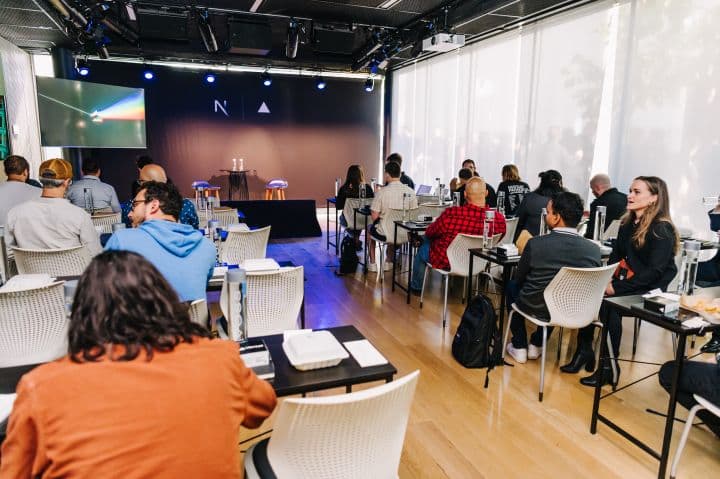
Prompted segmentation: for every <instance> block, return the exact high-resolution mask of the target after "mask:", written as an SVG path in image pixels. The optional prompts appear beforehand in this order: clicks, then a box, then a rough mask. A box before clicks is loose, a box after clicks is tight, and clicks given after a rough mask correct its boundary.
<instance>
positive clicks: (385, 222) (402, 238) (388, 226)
mask: <svg viewBox="0 0 720 479" xmlns="http://www.w3.org/2000/svg"><path fill="white" fill-rule="evenodd" d="M419 212H420V208H412V209H408V210H407V217H408V219H409V220H416V219H417V216H418V213H419ZM402 219H403V210H393V209H390V210H388V211H387V213H385V216H383V217H382V218H381V219H380V228H382V230H383V233H385V237H386V238H387V241H386V243H388V244H403V243H407V242H408V231H407V230H406V229H405V228H397V230H398V231H397V238H395V237H394V236H393V235H394V234H395V222H396V221H402Z"/></svg>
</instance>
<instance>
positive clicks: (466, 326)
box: [452, 294, 502, 387]
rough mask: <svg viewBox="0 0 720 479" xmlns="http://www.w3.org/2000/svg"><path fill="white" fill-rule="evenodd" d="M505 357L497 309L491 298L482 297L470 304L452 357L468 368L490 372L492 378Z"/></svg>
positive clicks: (456, 336)
mask: <svg viewBox="0 0 720 479" xmlns="http://www.w3.org/2000/svg"><path fill="white" fill-rule="evenodd" d="M501 353H502V340H501V338H500V332H499V331H498V328H497V316H496V315H495V308H494V307H493V304H492V302H491V301H490V299H489V298H488V297H487V296H485V295H483V294H479V295H477V296H475V297H474V298H473V299H472V300H470V301H468V305H467V307H466V308H465V312H464V313H463V315H462V319H461V320H460V325H459V326H458V328H457V331H456V332H455V338H453V343H452V355H453V357H454V358H455V359H456V360H457V362H459V363H460V364H462V365H463V366H465V367H466V368H488V374H489V373H490V371H491V370H492V369H493V368H494V367H495V365H496V364H498V363H499V362H500V361H501V359H500V356H501ZM487 386H488V376H487V375H486V376H485V387H487Z"/></svg>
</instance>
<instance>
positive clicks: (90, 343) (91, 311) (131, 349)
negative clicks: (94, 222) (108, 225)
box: [68, 251, 210, 362]
mask: <svg viewBox="0 0 720 479" xmlns="http://www.w3.org/2000/svg"><path fill="white" fill-rule="evenodd" d="M68 336H69V353H70V359H71V360H73V361H75V362H84V361H98V360H99V359H101V358H102V357H103V356H105V355H108V357H109V359H110V360H112V361H131V360H133V359H135V358H136V357H137V356H138V354H139V353H140V351H141V350H144V351H145V353H146V355H147V360H148V361H150V360H151V359H152V356H153V352H154V351H160V352H168V351H172V350H173V349H174V348H175V346H177V345H178V344H179V343H183V342H185V343H191V342H193V339H194V338H196V337H206V338H209V337H210V332H209V331H208V330H207V329H206V328H203V327H202V326H200V325H199V324H195V323H193V322H191V321H190V315H189V313H188V306H187V304H185V303H181V302H180V300H179V299H178V295H177V293H176V292H175V290H174V289H173V288H172V287H171V286H170V284H168V282H167V281H166V280H165V278H164V277H163V275H162V274H160V272H159V271H158V270H157V269H156V268H155V266H153V265H152V264H151V263H150V262H149V261H147V260H146V259H145V258H143V257H142V256H140V255H138V254H136V253H131V252H129V251H106V252H104V253H102V254H100V255H98V256H96V257H95V258H94V259H93V260H92V262H91V263H90V265H89V266H88V267H87V269H86V270H85V272H84V273H83V274H82V276H80V280H79V282H78V287H77V291H76V293H75V301H74V302H73V305H72V314H71V316H70V327H69V333H68ZM114 346H124V349H123V348H122V347H120V348H114ZM121 352H122V354H120V353H121Z"/></svg>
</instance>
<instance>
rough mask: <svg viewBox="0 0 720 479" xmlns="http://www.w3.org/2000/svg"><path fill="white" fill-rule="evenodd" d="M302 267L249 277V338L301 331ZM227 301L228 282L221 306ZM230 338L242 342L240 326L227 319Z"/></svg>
mask: <svg viewBox="0 0 720 479" xmlns="http://www.w3.org/2000/svg"><path fill="white" fill-rule="evenodd" d="M303 271H304V270H303V267H302V266H295V267H289V268H280V269H279V270H277V271H268V272H257V273H253V272H248V273H247V298H246V302H247V323H248V327H247V333H248V337H254V336H264V335H268V334H278V333H282V332H283V331H286V330H288V329H298V321H297V320H298V315H299V313H300V307H301V306H302V302H303V296H304V291H305V277H304V274H303ZM225 301H227V282H223V286H222V292H221V293H220V302H221V305H222V304H223V303H224V302H225ZM226 319H227V322H228V335H229V337H230V339H232V340H234V341H237V340H239V339H240V338H241V334H240V326H241V325H240V324H236V322H234V321H233V320H232V318H228V317H226Z"/></svg>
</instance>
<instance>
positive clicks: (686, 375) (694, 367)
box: [658, 361, 720, 437]
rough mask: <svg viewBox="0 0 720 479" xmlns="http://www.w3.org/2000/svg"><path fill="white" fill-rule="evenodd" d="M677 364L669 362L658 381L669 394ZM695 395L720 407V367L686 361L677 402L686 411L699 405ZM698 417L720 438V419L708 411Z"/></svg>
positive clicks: (699, 413)
mask: <svg viewBox="0 0 720 479" xmlns="http://www.w3.org/2000/svg"><path fill="white" fill-rule="evenodd" d="M674 372H675V363H674V362H672V361H671V362H667V363H665V364H663V366H662V368H660V374H659V375H658V380H659V381H660V385H661V386H662V387H663V388H664V389H665V390H666V391H667V392H668V393H669V392H670V386H671V384H672V377H673V373H674ZM693 394H698V395H700V396H702V397H703V398H705V399H707V400H708V401H710V402H711V403H713V404H715V405H720V365H719V364H713V363H701V362H699V361H685V363H684V364H683V368H682V373H681V374H680V378H679V380H678V389H677V400H678V402H679V403H680V404H682V405H683V407H685V408H686V409H690V408H692V407H693V406H694V405H696V404H697V403H696V402H695V399H694V398H693ZM697 416H698V417H699V418H700V419H702V421H703V422H704V423H705V424H707V426H708V427H709V428H710V430H712V432H714V433H715V434H716V435H717V436H719V437H720V418H718V417H717V416H715V415H714V414H712V413H710V412H708V411H707V410H701V411H699V412H698V414H697Z"/></svg>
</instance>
